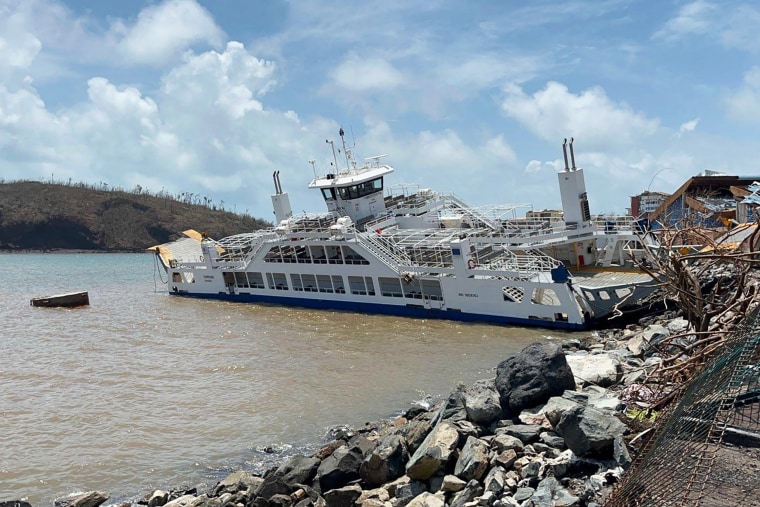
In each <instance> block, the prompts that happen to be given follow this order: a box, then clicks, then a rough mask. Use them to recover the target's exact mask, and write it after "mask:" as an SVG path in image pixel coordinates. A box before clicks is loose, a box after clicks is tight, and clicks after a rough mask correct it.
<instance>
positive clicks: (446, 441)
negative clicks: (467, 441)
mask: <svg viewBox="0 0 760 507" xmlns="http://www.w3.org/2000/svg"><path fill="white" fill-rule="evenodd" d="M458 442H459V433H457V430H456V428H455V427H454V426H453V425H452V424H450V423H447V422H442V423H440V424H439V425H438V426H436V427H435V428H434V429H433V431H431V432H430V434H429V435H428V436H427V438H426V439H425V441H424V442H422V445H421V446H420V448H419V449H417V452H415V453H414V455H413V456H412V457H411V459H410V460H409V463H408V464H407V465H406V473H407V475H408V476H409V477H410V478H412V479H416V480H420V481H425V480H427V479H429V478H430V477H432V476H433V475H434V474H435V473H437V472H438V471H439V470H440V469H442V468H443V467H445V466H446V463H448V461H449V458H451V456H452V454H453V452H454V450H455V449H456V447H457V443H458Z"/></svg>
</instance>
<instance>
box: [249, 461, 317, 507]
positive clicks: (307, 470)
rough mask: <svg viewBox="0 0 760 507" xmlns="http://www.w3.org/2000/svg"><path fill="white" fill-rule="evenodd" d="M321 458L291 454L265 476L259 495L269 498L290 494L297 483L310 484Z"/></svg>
mask: <svg viewBox="0 0 760 507" xmlns="http://www.w3.org/2000/svg"><path fill="white" fill-rule="evenodd" d="M319 463H320V460H319V458H312V457H307V456H302V455H300V454H298V455H295V456H291V457H290V458H288V460H287V461H285V463H283V464H282V465H280V466H279V468H277V469H276V470H275V471H274V472H271V473H269V474H267V475H266V476H265V477H264V483H263V484H262V485H261V487H260V488H259V491H258V496H260V497H263V498H269V497H271V496H272V495H276V494H281V495H289V494H290V493H291V492H292V491H293V489H294V488H295V486H296V484H308V483H309V482H310V481H311V480H312V479H313V478H314V476H315V475H316V473H317V467H319Z"/></svg>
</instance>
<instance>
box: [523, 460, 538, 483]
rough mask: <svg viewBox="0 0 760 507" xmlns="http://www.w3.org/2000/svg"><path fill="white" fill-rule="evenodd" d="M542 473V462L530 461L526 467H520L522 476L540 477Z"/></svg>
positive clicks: (525, 477)
mask: <svg viewBox="0 0 760 507" xmlns="http://www.w3.org/2000/svg"><path fill="white" fill-rule="evenodd" d="M540 473H541V462H540V461H530V462H528V463H527V464H526V465H525V466H524V467H522V468H521V469H520V478H522V479H532V478H534V477H538V476H539V474H540Z"/></svg>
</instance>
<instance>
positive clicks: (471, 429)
mask: <svg viewBox="0 0 760 507" xmlns="http://www.w3.org/2000/svg"><path fill="white" fill-rule="evenodd" d="M452 426H454V428H456V430H457V433H459V444H458V445H457V447H461V446H462V445H464V443H465V442H466V441H467V439H468V438H469V437H475V438H478V437H479V436H480V432H481V430H482V428H481V427H480V426H475V425H474V424H472V423H471V422H470V421H455V422H453V423H452Z"/></svg>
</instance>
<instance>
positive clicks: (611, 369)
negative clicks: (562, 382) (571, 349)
mask: <svg viewBox="0 0 760 507" xmlns="http://www.w3.org/2000/svg"><path fill="white" fill-rule="evenodd" d="M565 360H566V361H567V364H568V365H569V366H570V369H571V370H572V372H573V375H574V376H575V383H576V384H577V385H579V386H585V385H588V384H591V385H596V386H601V387H609V386H611V385H614V384H616V383H618V382H619V381H620V378H621V376H622V365H621V363H622V362H621V361H620V357H619V356H617V355H614V354H571V355H568V356H566V357H565Z"/></svg>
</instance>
